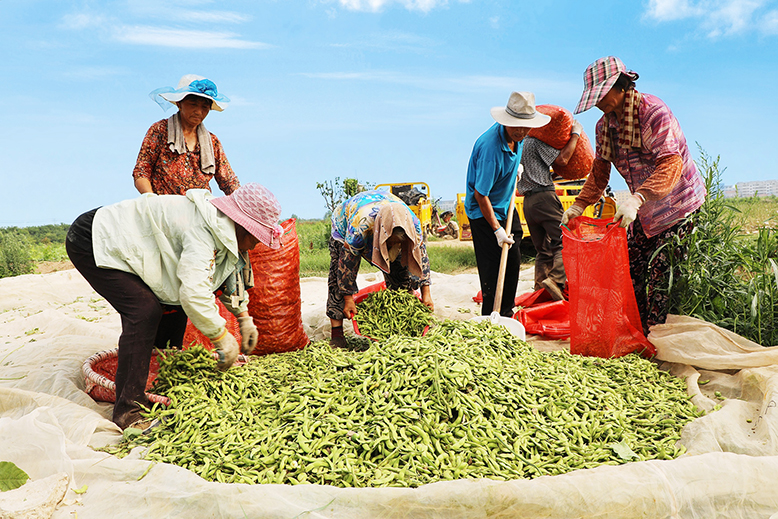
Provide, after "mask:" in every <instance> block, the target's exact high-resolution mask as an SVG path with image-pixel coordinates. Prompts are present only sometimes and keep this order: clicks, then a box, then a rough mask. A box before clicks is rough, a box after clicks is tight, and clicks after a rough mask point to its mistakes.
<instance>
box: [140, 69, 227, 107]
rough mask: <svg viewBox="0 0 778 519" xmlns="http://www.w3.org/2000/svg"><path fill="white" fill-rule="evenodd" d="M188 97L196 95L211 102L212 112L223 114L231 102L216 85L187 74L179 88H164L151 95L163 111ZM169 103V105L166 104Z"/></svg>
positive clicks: (206, 79)
mask: <svg viewBox="0 0 778 519" xmlns="http://www.w3.org/2000/svg"><path fill="white" fill-rule="evenodd" d="M188 95H195V96H199V97H204V98H205V99H210V100H211V110H216V111H217V112H221V111H222V110H224V109H225V108H226V107H227V103H229V102H230V100H229V98H228V97H227V96H225V95H224V94H220V93H219V90H218V89H217V88H216V83H214V82H213V81H211V80H210V79H208V78H204V77H203V76H198V75H195V74H187V75H186V76H184V77H182V78H181V80H180V81H179V82H178V87H176V88H173V87H162V88H158V89H156V90H154V91H153V92H151V93H150V94H149V96H150V97H151V99H153V100H154V102H155V103H157V104H158V105H159V106H161V107H162V109H163V110H167V109H168V108H170V104H168V103H172V104H176V103H177V102H179V101H181V100H182V99H184V98H185V97H186V96H188ZM165 101H167V103H166V102H165Z"/></svg>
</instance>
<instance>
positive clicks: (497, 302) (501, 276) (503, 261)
mask: <svg viewBox="0 0 778 519" xmlns="http://www.w3.org/2000/svg"><path fill="white" fill-rule="evenodd" d="M516 181H517V183H518V178H517V179H516ZM515 205H516V190H515V189H514V190H513V192H512V193H511V204H510V207H508V221H507V223H506V224H505V234H507V235H508V236H510V235H511V229H512V228H513V210H514V206H515ZM510 248H511V245H510V244H509V243H504V244H503V245H502V254H500V271H499V272H498V273H497V289H496V290H495V291H494V305H493V306H492V312H497V313H498V314H499V313H500V307H501V306H502V291H503V290H502V289H503V285H504V284H505V270H506V268H507V266H508V251H509V250H510Z"/></svg>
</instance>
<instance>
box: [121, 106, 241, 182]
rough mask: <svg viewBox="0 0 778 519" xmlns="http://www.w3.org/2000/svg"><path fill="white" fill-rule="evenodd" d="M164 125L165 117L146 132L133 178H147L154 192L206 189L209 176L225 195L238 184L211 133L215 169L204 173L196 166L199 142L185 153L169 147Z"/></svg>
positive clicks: (217, 141)
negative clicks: (209, 172) (212, 171)
mask: <svg viewBox="0 0 778 519" xmlns="http://www.w3.org/2000/svg"><path fill="white" fill-rule="evenodd" d="M167 125H168V120H167V119H162V120H161V121H158V122H156V123H154V124H153V125H152V126H151V128H149V131H148V132H146V137H145V138H144V139H143V144H141V147H140V153H138V160H137V162H136V163H135V169H134V170H133V172H132V177H133V178H134V179H135V180H137V179H139V178H147V179H149V181H150V182H151V189H152V190H153V191H154V192H155V193H156V194H158V195H183V194H185V193H186V191H187V190H189V189H207V190H209V191H210V190H211V187H210V182H211V178H215V179H216V183H217V184H218V185H219V189H221V190H222V192H224V194H226V195H229V194H230V193H232V192H233V191H235V190H236V189H238V188H239V187H240V182H239V181H238V177H237V176H236V175H235V172H234V171H232V167H230V163H229V162H228V161H227V156H226V155H225V154H224V149H223V148H222V145H221V142H220V141H219V139H218V138H216V135H214V134H213V133H211V140H212V141H213V155H214V159H215V161H216V173H215V174H213V175H207V174H205V173H203V172H202V169H201V168H200V144H199V143H198V144H197V145H196V146H195V149H194V150H193V151H188V152H187V153H182V154H179V153H176V152H174V151H171V150H170V148H169V147H168V143H167Z"/></svg>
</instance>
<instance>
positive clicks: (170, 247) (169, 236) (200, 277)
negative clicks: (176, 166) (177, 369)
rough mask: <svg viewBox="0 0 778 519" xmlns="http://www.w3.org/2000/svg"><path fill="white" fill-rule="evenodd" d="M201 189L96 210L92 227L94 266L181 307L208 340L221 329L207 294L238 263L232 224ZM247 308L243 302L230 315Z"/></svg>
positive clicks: (221, 321)
mask: <svg viewBox="0 0 778 519" xmlns="http://www.w3.org/2000/svg"><path fill="white" fill-rule="evenodd" d="M211 198H213V195H212V194H211V193H210V192H209V191H208V190H207V189H190V190H189V191H187V192H186V196H180V195H155V194H151V193H146V194H143V195H141V196H140V197H138V198H135V199H132V200H125V201H123V202H119V203H117V204H113V205H109V206H105V207H101V208H100V209H98V210H97V213H96V214H95V218H94V222H93V225H92V244H93V245H92V246H93V250H94V255H95V262H96V263H97V266H98V267H103V268H110V269H117V270H122V271H124V272H129V273H132V274H135V275H137V276H138V277H140V278H141V279H142V280H143V281H144V282H145V283H146V284H147V285H148V286H149V288H150V289H151V291H152V292H154V295H156V296H157V297H158V298H159V300H160V301H161V302H162V303H165V304H171V305H181V307H182V308H183V310H184V311H185V312H186V315H187V316H188V317H189V319H190V320H191V321H192V324H194V325H195V326H196V327H197V328H198V329H199V330H200V331H201V332H203V334H204V335H205V336H206V337H208V338H215V337H218V335H219V334H220V333H221V332H222V331H223V330H224V327H225V325H226V321H225V320H224V318H223V317H221V316H220V315H219V310H218V307H217V306H216V302H215V300H214V295H213V293H214V292H215V291H216V290H218V289H219V287H221V285H222V283H224V281H225V279H227V276H229V275H230V274H231V273H232V272H233V271H234V270H235V269H236V267H237V265H238V241H237V238H236V237H235V224H234V222H233V221H232V220H231V219H230V218H228V217H227V216H225V215H224V214H222V213H221V212H220V211H218V210H217V209H216V207H215V206H214V205H213V204H211V203H210V202H208V200H209V199H211ZM247 307H248V298H246V300H245V301H243V303H242V304H241V306H240V307H239V308H230V307H229V306H228V309H229V310H230V311H231V312H233V313H235V314H236V315H237V314H238V313H240V312H244V311H246V310H247Z"/></svg>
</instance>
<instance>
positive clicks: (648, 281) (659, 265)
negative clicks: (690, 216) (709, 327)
mask: <svg viewBox="0 0 778 519" xmlns="http://www.w3.org/2000/svg"><path fill="white" fill-rule="evenodd" d="M693 229H694V224H693V222H692V221H691V220H686V221H682V222H680V223H677V224H675V225H673V226H672V227H670V228H669V229H666V230H664V231H662V232H661V233H659V234H657V235H656V236H652V237H651V238H649V237H648V236H646V234H645V233H644V232H643V226H642V225H641V224H640V219H639V218H638V219H636V220H635V221H634V222H632V225H631V226H630V228H629V229H628V230H627V249H628V250H629V273H630V277H632V286H633V288H634V289H635V299H636V300H637V304H638V311H639V312H640V321H641V322H642V323H643V331H644V333H645V334H646V335H648V331H649V328H650V327H651V326H654V325H655V324H662V323H664V322H665V321H666V320H667V312H668V311H669V307H670V293H669V291H668V284H669V281H670V276H671V275H672V276H673V279H674V280H675V281H676V283H677V282H678V280H679V279H680V277H681V272H680V269H679V268H678V266H677V265H678V264H679V263H680V262H682V261H683V260H685V259H686V255H687V252H688V251H687V248H686V247H684V246H682V245H680V244H679V243H678V242H676V241H675V240H676V237H677V239H678V240H679V241H681V240H683V239H684V238H685V237H686V236H687V235H689V234H690V233H691V232H692V230H693ZM669 242H673V245H672V246H671V247H665V245H667V244H668V243H669ZM671 255H672V257H671ZM672 265H676V267H675V268H674V269H673V267H672Z"/></svg>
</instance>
